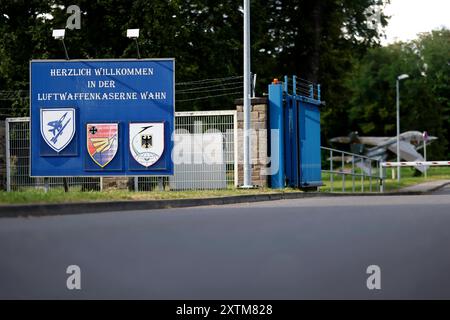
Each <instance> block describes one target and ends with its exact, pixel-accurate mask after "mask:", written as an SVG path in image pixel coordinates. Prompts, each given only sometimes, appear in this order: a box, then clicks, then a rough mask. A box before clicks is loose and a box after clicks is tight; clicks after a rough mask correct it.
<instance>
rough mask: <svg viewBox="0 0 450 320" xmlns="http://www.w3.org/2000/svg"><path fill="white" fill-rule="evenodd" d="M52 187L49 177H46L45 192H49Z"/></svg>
mask: <svg viewBox="0 0 450 320" xmlns="http://www.w3.org/2000/svg"><path fill="white" fill-rule="evenodd" d="M49 189H50V184H49V182H48V178H44V192H45V193H47V192H48V190H49Z"/></svg>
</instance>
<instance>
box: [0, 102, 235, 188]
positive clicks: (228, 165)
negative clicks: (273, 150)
mask: <svg viewBox="0 0 450 320" xmlns="http://www.w3.org/2000/svg"><path fill="white" fill-rule="evenodd" d="M5 124H6V126H5V137H6V189H7V191H17V190H22V189H25V188H30V187H31V188H38V189H39V188H42V189H46V188H63V186H64V179H66V181H67V184H68V186H69V188H70V189H71V190H96V191H101V190H102V188H103V185H104V183H103V180H104V179H105V180H106V178H101V177H67V178H59V177H58V178H32V177H30V175H29V165H30V162H29V161H30V159H29V155H30V127H29V124H30V119H29V117H23V118H7V119H6V120H5ZM211 131H213V132H217V133H220V135H221V137H222V139H221V142H219V143H220V146H219V148H221V150H222V154H221V157H222V159H223V161H222V162H221V163H219V164H214V163H213V164H211V163H205V162H204V161H203V162H198V161H197V162H195V163H187V164H179V165H178V164H175V174H174V175H173V176H170V177H167V176H165V177H157V176H146V177H129V178H127V177H124V178H121V179H122V180H123V179H125V184H127V185H128V186H129V188H130V189H134V190H135V191H151V190H164V189H171V190H193V189H194V190H205V189H226V188H230V187H233V186H235V185H237V152H236V150H235V148H236V147H237V144H236V141H237V116H236V111H233V110H230V111H195V112H176V114H175V136H176V135H177V134H179V133H180V132H182V134H184V135H187V136H189V137H195V136H196V135H201V134H205V133H207V132H211ZM186 141H187V142H181V143H189V144H192V143H193V141H194V138H193V139H187V140H186ZM186 150H192V151H188V152H189V154H187V156H188V157H195V155H196V154H199V153H202V152H203V150H199V149H196V148H195V147H194V148H192V149H189V148H187V149H186ZM116 180H118V179H116ZM127 180H128V181H127Z"/></svg>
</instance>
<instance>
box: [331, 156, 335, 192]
mask: <svg viewBox="0 0 450 320" xmlns="http://www.w3.org/2000/svg"><path fill="white" fill-rule="evenodd" d="M330 184H331V192H333V190H334V188H333V185H334V177H333V150H330Z"/></svg>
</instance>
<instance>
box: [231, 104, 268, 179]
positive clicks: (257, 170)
mask: <svg viewBox="0 0 450 320" xmlns="http://www.w3.org/2000/svg"><path fill="white" fill-rule="evenodd" d="M235 104H236V110H237V122H238V148H237V150H238V161H239V164H238V177H239V179H238V181H239V185H242V184H243V183H244V166H243V163H244V149H243V148H244V131H243V128H244V112H243V100H242V99H238V100H236V101H235ZM250 119H251V127H250V128H251V131H252V132H251V138H250V146H251V149H250V159H251V167H252V184H253V185H256V186H258V187H267V185H268V178H269V177H268V176H266V175H265V174H264V173H265V168H266V167H267V162H268V147H267V139H268V137H267V132H268V131H267V128H268V123H267V121H268V102H267V98H253V99H252V100H251V110H250Z"/></svg>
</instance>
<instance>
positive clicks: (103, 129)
mask: <svg viewBox="0 0 450 320" xmlns="http://www.w3.org/2000/svg"><path fill="white" fill-rule="evenodd" d="M86 130H87V132H86V137H87V139H86V140H87V141H86V143H87V150H88V153H89V155H90V156H91V158H92V160H93V161H94V162H95V163H96V164H97V165H99V166H100V167H102V168H104V167H106V166H107V165H108V163H110V162H111V161H112V159H114V156H115V155H116V153H117V149H118V133H119V125H118V124H117V123H88V124H87V125H86Z"/></svg>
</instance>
